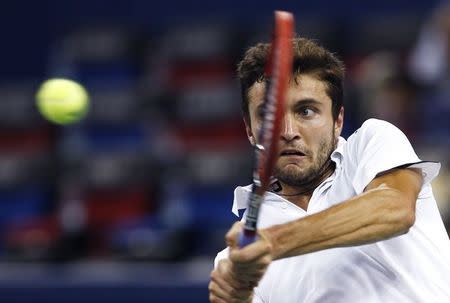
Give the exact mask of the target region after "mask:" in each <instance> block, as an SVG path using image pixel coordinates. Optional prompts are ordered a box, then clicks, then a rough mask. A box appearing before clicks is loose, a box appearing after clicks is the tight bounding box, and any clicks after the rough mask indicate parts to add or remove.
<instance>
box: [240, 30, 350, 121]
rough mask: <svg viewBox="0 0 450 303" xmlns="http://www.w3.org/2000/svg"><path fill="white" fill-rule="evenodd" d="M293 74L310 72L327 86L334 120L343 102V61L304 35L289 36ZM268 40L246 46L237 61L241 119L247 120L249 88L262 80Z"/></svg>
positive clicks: (248, 118)
mask: <svg viewBox="0 0 450 303" xmlns="http://www.w3.org/2000/svg"><path fill="white" fill-rule="evenodd" d="M292 44H293V48H294V52H293V68H292V71H293V75H294V80H295V76H298V75H305V74H308V75H312V76H314V77H316V78H317V79H318V80H320V81H323V82H324V83H325V84H326V86H327V94H328V96H329V97H330V99H331V101H332V115H333V119H334V120H336V119H337V116H338V115H339V111H340V109H341V107H342V104H343V98H344V96H343V95H344V89H343V80H344V74H345V72H344V64H343V63H342V62H341V61H340V60H339V59H338V58H337V57H336V56H335V55H334V54H332V53H331V52H330V51H328V50H326V49H325V48H323V47H322V46H320V45H318V44H317V43H316V42H314V41H312V40H310V39H306V38H294V39H293V40H292ZM269 48H270V44H269V43H258V44H256V45H255V46H253V47H251V48H250V49H248V50H247V51H246V53H245V55H244V58H243V59H242V60H241V62H239V63H238V65H237V73H238V77H239V80H240V83H241V94H242V112H243V115H244V119H246V121H247V122H250V114H249V110H248V101H249V100H248V92H249V90H250V88H251V87H252V86H253V85H254V84H255V83H256V82H262V81H264V80H265V79H264V67H265V63H266V58H267V56H268V53H269Z"/></svg>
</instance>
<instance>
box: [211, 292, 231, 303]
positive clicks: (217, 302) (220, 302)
mask: <svg viewBox="0 0 450 303" xmlns="http://www.w3.org/2000/svg"><path fill="white" fill-rule="evenodd" d="M209 302H211V303H227V301H225V300H224V299H222V298H220V297H218V296H217V295H216V294H215V293H213V292H210V293H209Z"/></svg>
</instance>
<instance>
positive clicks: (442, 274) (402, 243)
mask: <svg viewBox="0 0 450 303" xmlns="http://www.w3.org/2000/svg"><path fill="white" fill-rule="evenodd" d="M331 159H332V160H333V161H334V162H335V163H336V170H335V172H334V174H333V175H332V176H330V177H329V178H328V179H326V180H325V181H324V182H323V183H322V184H320V185H319V186H318V187H317V188H316V189H315V191H314V193H313V195H312V197H311V200H310V202H309V205H308V210H307V211H304V210H303V209H301V208H300V207H297V206H296V205H294V204H293V203H291V202H289V201H287V200H285V199H284V198H282V197H280V196H278V195H276V194H275V193H271V192H268V193H267V194H266V196H265V199H264V203H263V205H262V207H261V210H260V217H259V221H258V228H265V227H269V226H271V225H275V224H281V223H285V222H289V221H292V220H295V219H299V218H302V217H304V216H307V215H311V214H313V213H316V212H319V211H321V210H324V209H326V208H329V207H330V206H332V205H335V204H338V203H340V202H343V201H345V200H347V199H349V198H351V197H354V196H356V195H358V194H361V193H362V192H363V191H364V188H365V187H366V186H367V185H368V184H369V183H370V182H371V181H372V180H373V179H374V177H375V176H376V175H377V174H378V173H381V172H383V171H386V170H389V169H392V168H395V167H399V166H402V165H408V166H410V167H419V168H421V169H422V173H423V176H424V182H423V186H422V189H421V191H420V193H419V197H418V199H417V204H416V220H415V223H414V225H413V226H412V227H411V228H410V230H409V232H408V233H406V234H404V235H401V236H397V237H394V238H391V239H388V240H384V241H379V242H376V243H372V244H367V245H361V246H354V247H343V248H332V249H327V250H322V251H318V252H314V253H309V254H305V255H301V256H296V257H291V258H285V259H281V260H277V261H274V262H272V264H271V265H270V266H269V268H268V270H267V272H266V274H265V275H264V277H263V279H262V280H261V282H260V283H259V285H258V287H256V288H255V290H254V294H255V296H254V301H253V302H264V303H269V302H270V303H291V302H292V303H294V302H295V303H300V302H302V303H312V302H315V303H317V302H320V303H324V302H330V303H340V302H342V303H353V302H365V303H371V302H374V303H375V302H383V303H390V302H395V303H401V302H405V303H406V302H408V303H411V302H426V303H431V302H436V303H445V302H450V241H449V239H448V236H447V233H446V231H445V228H444V225H443V222H442V219H441V217H440V215H439V211H438V208H437V205H436V201H435V199H434V196H433V193H432V189H431V185H430V181H431V180H432V179H433V178H434V177H435V176H436V175H437V174H438V172H439V168H440V164H438V163H433V162H422V161H421V160H420V159H419V158H418V157H417V155H416V154H415V152H414V150H413V148H412V146H411V144H410V143H409V141H408V139H407V138H406V136H405V135H404V134H403V133H402V132H401V131H400V130H399V129H398V128H396V127H395V126H393V125H392V124H390V123H387V122H385V121H381V120H376V119H369V120H367V121H366V122H365V123H364V124H363V125H362V126H361V128H360V129H359V130H357V131H356V132H355V133H354V134H353V135H351V136H350V137H349V138H348V141H346V140H345V139H343V138H339V144H338V147H337V148H336V150H335V151H334V152H333V153H332V155H331ZM249 192H250V186H247V187H238V188H236V190H235V197H234V203H233V212H234V213H235V214H237V211H238V210H239V209H244V208H246V203H247V197H248V194H249ZM227 256H228V250H227V249H225V250H224V251H222V252H220V253H219V254H218V256H217V258H216V260H215V264H216V265H217V262H218V261H219V260H220V259H223V258H227Z"/></svg>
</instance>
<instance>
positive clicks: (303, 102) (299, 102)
mask: <svg viewBox="0 0 450 303" xmlns="http://www.w3.org/2000/svg"><path fill="white" fill-rule="evenodd" d="M306 105H316V106H318V105H322V102H319V101H317V100H316V99H313V98H305V99H300V100H297V101H296V102H295V104H294V105H293V106H294V107H299V106H306ZM263 109H264V102H262V103H260V104H259V105H258V106H257V107H256V112H260V111H262V110H263Z"/></svg>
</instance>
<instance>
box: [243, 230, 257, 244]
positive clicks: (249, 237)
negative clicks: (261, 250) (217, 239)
mask: <svg viewBox="0 0 450 303" xmlns="http://www.w3.org/2000/svg"><path fill="white" fill-rule="evenodd" d="M255 240H256V233H255V232H253V231H249V230H246V229H244V230H243V231H242V232H241V233H240V234H239V247H240V248H243V247H245V246H247V245H249V244H252V243H253V242H255Z"/></svg>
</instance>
